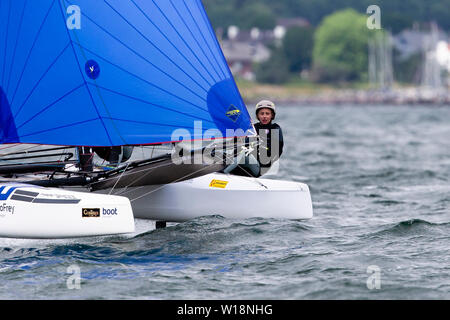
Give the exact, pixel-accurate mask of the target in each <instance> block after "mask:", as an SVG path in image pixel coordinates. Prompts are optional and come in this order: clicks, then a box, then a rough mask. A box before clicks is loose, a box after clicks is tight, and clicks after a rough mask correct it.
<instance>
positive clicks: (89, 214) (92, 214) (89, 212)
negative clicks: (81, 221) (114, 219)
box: [82, 208, 100, 218]
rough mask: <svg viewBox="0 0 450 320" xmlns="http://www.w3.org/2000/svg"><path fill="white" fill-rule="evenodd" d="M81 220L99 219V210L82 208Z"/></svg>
mask: <svg viewBox="0 0 450 320" xmlns="http://www.w3.org/2000/svg"><path fill="white" fill-rule="evenodd" d="M82 217H83V218H98V217H100V209H99V208H96V209H91V208H83V214H82Z"/></svg>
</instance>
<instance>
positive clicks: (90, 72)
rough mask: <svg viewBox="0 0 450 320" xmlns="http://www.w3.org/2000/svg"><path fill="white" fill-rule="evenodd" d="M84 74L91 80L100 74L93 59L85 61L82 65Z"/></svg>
mask: <svg viewBox="0 0 450 320" xmlns="http://www.w3.org/2000/svg"><path fill="white" fill-rule="evenodd" d="M84 69H85V71H86V74H87V76H88V77H89V78H91V79H92V80H95V79H97V78H98V76H99V75H100V66H99V65H98V63H97V62H96V61H94V60H89V61H88V62H86V65H85V67H84Z"/></svg>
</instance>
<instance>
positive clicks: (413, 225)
mask: <svg viewBox="0 0 450 320" xmlns="http://www.w3.org/2000/svg"><path fill="white" fill-rule="evenodd" d="M449 227H450V222H443V223H435V222H429V221H426V220H422V219H410V220H404V221H401V222H398V223H395V224H390V225H388V226H384V227H383V228H382V229H381V230H379V231H377V232H374V233H370V234H366V235H364V237H365V238H366V237H367V238H380V237H383V238H385V237H388V236H400V237H403V236H418V235H430V234H432V233H435V232H441V231H443V232H446V233H448V232H447V231H448V230H447V229H448V228H449ZM443 229H444V230H443Z"/></svg>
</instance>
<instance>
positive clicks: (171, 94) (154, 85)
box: [73, 42, 208, 112]
mask: <svg viewBox="0 0 450 320" xmlns="http://www.w3.org/2000/svg"><path fill="white" fill-rule="evenodd" d="M73 43H74V44H76V45H77V46H79V47H80V48H82V49H84V50H85V51H87V52H89V53H91V54H93V55H95V56H96V57H98V58H100V59H102V60H103V61H105V62H107V63H109V64H110V65H112V66H114V67H116V68H118V69H120V70H121V71H123V72H125V73H128V74H129V75H131V76H133V77H135V78H137V79H139V80H141V81H143V82H145V83H147V84H149V85H151V86H153V87H155V88H157V89H159V90H161V91H162V92H165V93H167V94H168V95H170V96H172V97H174V98H177V99H179V100H181V101H183V102H186V103H188V104H190V105H192V106H193V107H195V108H197V109H199V110H202V111H205V112H208V110H207V109H204V108H202V107H200V106H197V105H195V104H193V103H192V102H190V101H188V100H186V99H183V98H181V97H179V96H177V95H175V94H173V93H171V92H169V91H167V90H166V89H163V88H161V87H159V86H157V85H156V84H154V83H151V82H149V81H147V80H145V79H143V78H141V77H139V76H138V75H135V74H134V73H131V72H130V71H128V70H125V69H123V68H122V67H120V66H118V65H116V64H115V63H113V62H111V61H109V60H107V59H105V58H103V57H101V56H100V55H98V54H97V53H95V52H93V51H91V50H89V49H87V48H86V47H84V46H82V45H81V44H80V43H77V42H73ZM151 104H153V103H151ZM154 105H155V106H159V105H156V104H154ZM159 107H162V106H159Z"/></svg>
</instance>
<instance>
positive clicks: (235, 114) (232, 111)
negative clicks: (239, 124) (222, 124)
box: [226, 105, 241, 122]
mask: <svg viewBox="0 0 450 320" xmlns="http://www.w3.org/2000/svg"><path fill="white" fill-rule="evenodd" d="M226 115H227V117H228V118H230V119H231V121H233V122H236V121H237V119H239V117H240V115H241V110H239V109H238V108H236V107H235V106H234V105H231V106H230V107H229V108H228V110H227V113H226Z"/></svg>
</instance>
